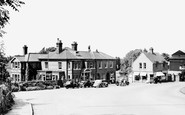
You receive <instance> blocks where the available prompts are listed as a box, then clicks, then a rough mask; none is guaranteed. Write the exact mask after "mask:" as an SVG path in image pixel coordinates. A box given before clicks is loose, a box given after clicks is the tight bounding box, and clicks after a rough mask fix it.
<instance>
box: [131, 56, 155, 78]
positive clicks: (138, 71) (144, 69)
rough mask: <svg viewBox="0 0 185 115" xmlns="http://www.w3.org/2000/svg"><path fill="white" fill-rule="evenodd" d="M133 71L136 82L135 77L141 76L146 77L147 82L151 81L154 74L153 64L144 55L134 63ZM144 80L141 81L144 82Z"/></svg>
mask: <svg viewBox="0 0 185 115" xmlns="http://www.w3.org/2000/svg"><path fill="white" fill-rule="evenodd" d="M132 69H133V73H132V76H133V81H136V80H135V77H136V76H137V75H140V76H146V79H145V80H147V81H148V80H150V76H152V75H153V74H154V73H153V63H152V61H150V59H148V58H147V56H146V55H145V54H144V53H141V54H140V56H139V57H138V58H137V59H136V60H135V61H134V62H133V64H132ZM142 80H143V79H140V81H142Z"/></svg>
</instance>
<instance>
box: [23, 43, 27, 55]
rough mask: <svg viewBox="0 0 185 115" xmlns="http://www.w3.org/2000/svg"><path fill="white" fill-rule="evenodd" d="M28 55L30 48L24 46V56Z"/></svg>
mask: <svg viewBox="0 0 185 115" xmlns="http://www.w3.org/2000/svg"><path fill="white" fill-rule="evenodd" d="M27 53H28V46H27V45H24V46H23V55H26V54H27Z"/></svg>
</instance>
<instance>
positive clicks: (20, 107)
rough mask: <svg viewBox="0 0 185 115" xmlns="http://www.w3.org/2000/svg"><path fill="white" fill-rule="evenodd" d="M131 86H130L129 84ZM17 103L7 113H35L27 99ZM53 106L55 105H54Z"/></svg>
mask: <svg viewBox="0 0 185 115" xmlns="http://www.w3.org/2000/svg"><path fill="white" fill-rule="evenodd" d="M134 85H139V84H137V83H136V84H130V86H131V87H132V86H134ZM113 87H115V85H114V84H111V85H110V86H109V88H113ZM128 87H129V86H128ZM179 91H180V92H181V93H183V94H185V87H184V88H182V89H179ZM14 100H15V104H14V105H13V107H12V110H10V111H9V112H8V113H7V114H6V115H34V111H33V107H32V104H31V103H30V102H28V101H27V100H26V99H20V98H17V97H15V98H14ZM52 106H53V105H52Z"/></svg>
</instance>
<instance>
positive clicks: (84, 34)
mask: <svg viewBox="0 0 185 115" xmlns="http://www.w3.org/2000/svg"><path fill="white" fill-rule="evenodd" d="M22 1H24V2H25V3H26V4H25V5H23V6H22V7H21V8H19V12H15V11H13V10H11V12H10V18H11V19H10V22H9V24H8V25H7V26H6V27H5V29H4V30H5V31H6V32H7V33H6V34H5V35H4V37H3V38H0V40H1V41H2V40H3V42H4V44H5V46H4V47H5V53H6V55H7V56H13V55H22V54H23V48H22V47H23V46H24V45H27V46H28V52H39V51H40V50H41V49H42V48H43V47H46V48H47V47H55V46H56V42H57V38H59V39H60V40H62V42H63V47H71V43H73V41H76V42H77V43H78V50H80V51H87V50H88V46H89V45H90V46H91V50H92V51H95V50H96V49H97V50H98V51H100V52H104V53H106V54H109V55H111V56H113V57H120V58H123V57H125V55H126V54H127V53H128V52H129V51H131V50H134V49H144V48H146V49H149V48H150V47H153V48H154V52H159V53H168V54H173V53H175V52H176V51H178V50H185V42H184V41H185V39H184V38H185V7H184V6H185V0H52V1H51V0H22Z"/></svg>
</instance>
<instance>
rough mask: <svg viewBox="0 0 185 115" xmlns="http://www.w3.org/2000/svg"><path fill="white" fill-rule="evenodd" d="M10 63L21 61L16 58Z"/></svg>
mask: <svg viewBox="0 0 185 115" xmlns="http://www.w3.org/2000/svg"><path fill="white" fill-rule="evenodd" d="M10 62H11V63H12V62H20V60H19V59H18V58H16V57H14V58H13V59H12V60H11V61H10Z"/></svg>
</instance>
